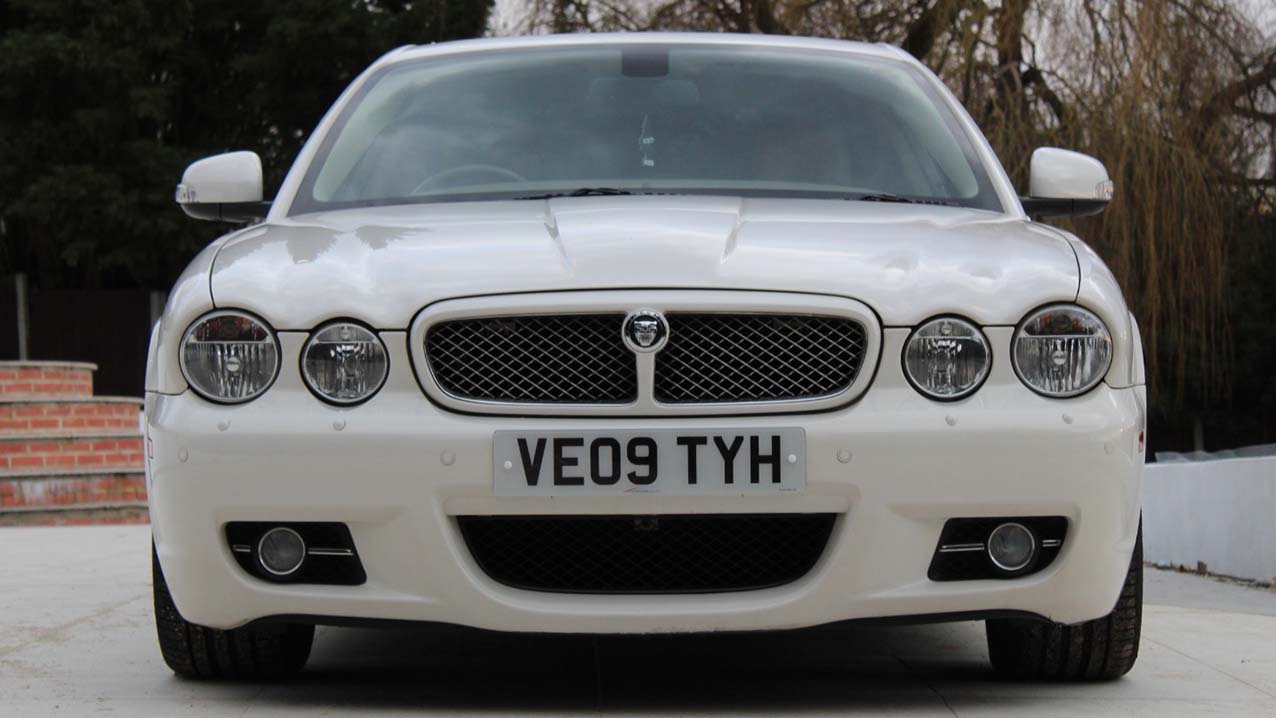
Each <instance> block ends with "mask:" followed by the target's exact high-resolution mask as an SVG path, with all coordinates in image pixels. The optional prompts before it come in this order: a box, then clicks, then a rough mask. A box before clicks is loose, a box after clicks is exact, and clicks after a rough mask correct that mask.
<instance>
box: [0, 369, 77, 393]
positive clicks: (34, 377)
mask: <svg viewBox="0 0 1276 718" xmlns="http://www.w3.org/2000/svg"><path fill="white" fill-rule="evenodd" d="M17 396H93V371H92V370H91V369H79V368H65V367H60V366H50V367H38V366H36V367H25V366H23V367H11V368H0V398H4V397H17Z"/></svg>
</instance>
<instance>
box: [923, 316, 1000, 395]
mask: <svg viewBox="0 0 1276 718" xmlns="http://www.w3.org/2000/svg"><path fill="white" fill-rule="evenodd" d="M991 365H992V353H991V352H989V351H988V341H987V340H986V339H984V333H983V332H981V331H979V327H977V326H975V325H974V324H971V323H970V322H968V321H966V320H965V319H958V318H956V317H939V318H936V319H931V320H930V321H928V322H926V323H925V324H922V325H921V326H920V327H917V329H915V330H914V331H913V333H912V334H911V335H909V337H908V343H907V344H905V345H904V374H905V375H906V376H907V377H908V381H909V382H911V383H912V385H913V387H915V388H916V389H917V391H920V392H921V393H923V394H925V395H926V396H928V397H930V398H932V399H938V400H940V401H952V400H954V399H961V398H964V397H967V396H970V395H971V394H973V393H975V390H976V389H978V388H979V386H980V385H981V384H983V383H984V379H985V378H987V376H988V369H989V367H990V366H991Z"/></svg>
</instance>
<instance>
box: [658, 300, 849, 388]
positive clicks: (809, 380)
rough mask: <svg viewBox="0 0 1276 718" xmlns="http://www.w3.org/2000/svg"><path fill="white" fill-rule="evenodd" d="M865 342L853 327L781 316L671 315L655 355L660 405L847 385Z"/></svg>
mask: <svg viewBox="0 0 1276 718" xmlns="http://www.w3.org/2000/svg"><path fill="white" fill-rule="evenodd" d="M867 346H868V343H867V339H866V337H865V334H864V327H863V325H861V324H860V323H859V322H856V321H853V320H850V319H843V318H840V317H825V316H801V315H798V316H793V315H781V314H671V315H669V343H668V344H667V345H666V346H665V348H664V350H663V351H661V352H660V353H659V354H657V355H656V382H655V396H656V400H657V401H660V402H663V403H666V404H713V403H721V402H745V401H786V400H788V401H792V400H795V399H809V398H815V397H821V396H828V395H830V394H836V393H838V392H840V391H843V390H845V389H847V388H848V387H850V385H851V383H852V382H854V381H855V377H856V375H857V374H859V370H860V367H861V366H862V365H863V363H864V353H865V349H866V348H867Z"/></svg>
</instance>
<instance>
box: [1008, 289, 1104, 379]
mask: <svg viewBox="0 0 1276 718" xmlns="http://www.w3.org/2000/svg"><path fill="white" fill-rule="evenodd" d="M1012 354H1013V356H1014V366H1015V371H1016V372H1017V373H1018V374H1019V378H1020V379H1022V380H1023V383H1025V384H1027V385H1028V387H1029V388H1031V389H1032V390H1033V391H1037V392H1039V393H1041V394H1045V395H1046V396H1051V397H1069V396H1077V395H1078V394H1083V393H1085V392H1087V391H1089V390H1090V389H1091V388H1093V387H1094V385H1095V384H1098V383H1099V382H1100V381H1102V380H1103V377H1104V375H1105V374H1107V373H1108V367H1109V366H1110V365H1111V364H1112V335H1111V334H1109V333H1108V328H1107V327H1106V326H1104V324H1103V320H1101V319H1099V318H1098V317H1097V316H1095V315H1094V314H1093V313H1092V312H1089V311H1086V310H1085V309H1082V308H1081V307H1078V306H1074V305H1071V304H1064V305H1055V306H1051V307H1045V308H1042V309H1038V310H1037V311H1035V312H1033V313H1032V314H1029V315H1028V317H1027V318H1026V319H1024V320H1023V323H1022V324H1020V325H1019V329H1018V330H1017V331H1016V332H1015V338H1014V351H1013V352H1012Z"/></svg>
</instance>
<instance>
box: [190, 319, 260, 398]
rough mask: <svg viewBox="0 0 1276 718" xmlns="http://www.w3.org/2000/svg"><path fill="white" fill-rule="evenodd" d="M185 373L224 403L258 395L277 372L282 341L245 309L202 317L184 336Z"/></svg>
mask: <svg viewBox="0 0 1276 718" xmlns="http://www.w3.org/2000/svg"><path fill="white" fill-rule="evenodd" d="M180 356H181V362H180V364H181V367H182V374H183V375H184V376H185V377H186V381H187V382H188V383H189V384H190V385H191V388H192V389H194V390H195V392H196V393H197V394H199V395H200V396H202V397H204V398H205V399H208V400H209V401H216V402H220V403H224V404H238V403H240V402H245V401H249V400H252V399H256V398H257V397H258V396H260V395H261V393H262V392H263V391H266V390H267V389H269V388H270V385H271V384H272V383H274V381H275V375H277V374H278V373H279V345H278V343H276V341H275V335H274V333H273V332H271V331H270V327H268V326H266V324H265V323H264V322H262V321H261V320H259V319H255V318H253V317H251V316H249V315H247V314H244V313H243V312H235V311H223V312H213V313H212V314H207V315H205V316H203V317H200V318H199V319H198V320H196V322H195V323H194V324H192V325H191V326H190V329H187V330H186V334H185V336H183V337H182V347H181V355H180Z"/></svg>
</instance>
